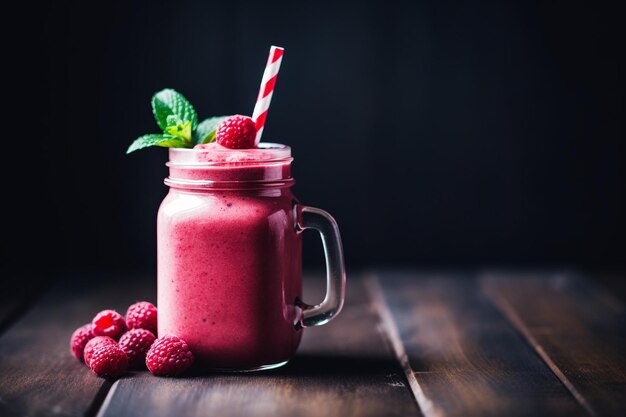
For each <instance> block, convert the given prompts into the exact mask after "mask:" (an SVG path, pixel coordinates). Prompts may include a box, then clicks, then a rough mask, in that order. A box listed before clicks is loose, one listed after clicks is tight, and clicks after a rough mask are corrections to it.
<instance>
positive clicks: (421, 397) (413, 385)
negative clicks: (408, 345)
mask: <svg viewBox="0 0 626 417" xmlns="http://www.w3.org/2000/svg"><path fill="white" fill-rule="evenodd" d="M364 283H365V287H366V289H367V291H368V293H369V296H370V298H371V300H372V304H373V306H374V309H375V311H376V312H377V315H378V317H379V319H380V322H381V328H382V330H383V332H382V333H383V336H384V337H385V338H386V339H387V341H388V343H389V344H390V345H391V348H392V350H393V352H394V354H395V355H396V359H397V360H398V362H399V364H400V367H401V368H402V370H403V371H404V374H405V376H406V379H407V381H408V383H409V387H410V389H411V392H412V394H413V398H414V399H415V402H416V403H417V406H418V407H419V409H420V412H421V413H422V415H424V417H441V416H443V414H442V413H441V411H440V410H439V409H438V408H437V407H436V406H435V404H434V403H433V402H432V401H431V400H430V399H429V398H428V397H427V396H426V394H425V393H424V391H423V390H422V387H421V386H420V384H419V382H418V381H417V378H416V377H415V374H414V373H413V370H412V369H411V365H410V364H409V358H408V355H407V354H406V351H405V349H404V344H403V343H402V339H401V337H400V333H399V331H398V328H397V326H396V324H395V321H394V320H393V316H392V314H391V311H390V309H389V306H388V305H387V302H386V301H385V296H384V294H383V291H382V288H381V287H380V283H379V279H378V276H377V275H376V274H375V273H369V274H366V275H365V277H364Z"/></svg>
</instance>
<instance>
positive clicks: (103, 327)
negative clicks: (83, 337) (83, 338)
mask: <svg viewBox="0 0 626 417" xmlns="http://www.w3.org/2000/svg"><path fill="white" fill-rule="evenodd" d="M91 324H93V329H92V330H91V332H92V333H93V335H94V336H109V337H111V338H113V339H115V340H117V339H119V338H120V336H121V335H122V334H124V332H125V331H126V322H125V321H124V317H122V316H121V314H120V313H118V312H117V311H115V310H103V311H101V312H99V313H98V314H96V317H94V318H93V320H92V321H91Z"/></svg>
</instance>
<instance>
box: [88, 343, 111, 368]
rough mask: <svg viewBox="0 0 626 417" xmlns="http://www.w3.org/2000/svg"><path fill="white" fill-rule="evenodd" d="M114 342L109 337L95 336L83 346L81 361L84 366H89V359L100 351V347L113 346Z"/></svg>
mask: <svg viewBox="0 0 626 417" xmlns="http://www.w3.org/2000/svg"><path fill="white" fill-rule="evenodd" d="M115 344H116V343H115V340H113V339H111V338H110V337H109V336H96V337H94V338H93V339H91V340H90V341H89V342H87V344H86V345H85V349H84V352H83V359H84V360H85V364H86V365H87V366H89V362H90V361H91V357H92V356H93V353H94V352H95V351H96V350H98V349H100V348H101V347H102V346H106V345H115Z"/></svg>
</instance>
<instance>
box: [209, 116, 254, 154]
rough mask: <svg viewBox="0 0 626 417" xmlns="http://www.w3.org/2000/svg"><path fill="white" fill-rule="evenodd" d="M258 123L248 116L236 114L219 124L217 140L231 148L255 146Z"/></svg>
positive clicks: (216, 133)
mask: <svg viewBox="0 0 626 417" xmlns="http://www.w3.org/2000/svg"><path fill="white" fill-rule="evenodd" d="M255 139H256V125H255V124H254V120H252V118H250V117H248V116H242V115H240V114H236V115H234V116H230V117H229V118H228V119H226V120H224V121H223V122H222V123H220V124H219V125H218V126H217V131H216V132H215V141H216V142H217V143H219V144H220V145H222V146H225V147H227V148H231V149H248V148H254V142H255Z"/></svg>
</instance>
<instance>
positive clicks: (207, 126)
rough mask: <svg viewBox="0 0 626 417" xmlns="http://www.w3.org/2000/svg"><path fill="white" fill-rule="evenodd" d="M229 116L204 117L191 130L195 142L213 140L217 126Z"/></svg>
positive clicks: (209, 141)
mask: <svg viewBox="0 0 626 417" xmlns="http://www.w3.org/2000/svg"><path fill="white" fill-rule="evenodd" d="M228 117H229V116H216V117H210V118H208V119H204V120H203V121H202V122H201V123H200V124H199V125H198V128H197V129H196V130H195V131H194V132H193V139H194V142H195V143H211V142H214V141H215V131H216V130H217V126H218V125H219V124H220V123H222V121H224V120H225V119H226V118H228Z"/></svg>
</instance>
